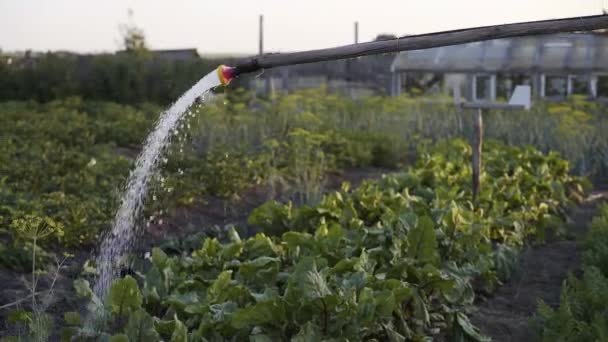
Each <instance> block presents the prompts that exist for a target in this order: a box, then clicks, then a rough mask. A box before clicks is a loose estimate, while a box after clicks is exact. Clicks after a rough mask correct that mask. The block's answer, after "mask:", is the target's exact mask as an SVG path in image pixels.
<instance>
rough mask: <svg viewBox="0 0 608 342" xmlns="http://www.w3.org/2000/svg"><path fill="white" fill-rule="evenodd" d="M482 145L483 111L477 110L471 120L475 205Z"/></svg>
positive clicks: (478, 187)
mask: <svg viewBox="0 0 608 342" xmlns="http://www.w3.org/2000/svg"><path fill="white" fill-rule="evenodd" d="M482 143H483V109H481V108H479V109H478V110H477V114H476V115H475V118H474V120H473V141H472V143H471V145H472V147H473V203H475V204H477V196H478V195H479V189H480V181H479V176H480V175H481V147H482V146H481V145H482Z"/></svg>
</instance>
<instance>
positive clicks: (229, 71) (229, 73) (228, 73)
mask: <svg viewBox="0 0 608 342" xmlns="http://www.w3.org/2000/svg"><path fill="white" fill-rule="evenodd" d="M217 75H218V77H219V79H220V83H221V84H222V85H223V86H225V85H228V84H229V83H230V81H232V80H233V79H234V78H235V77H236V69H235V68H233V67H229V66H226V65H223V64H222V65H220V66H219V67H217Z"/></svg>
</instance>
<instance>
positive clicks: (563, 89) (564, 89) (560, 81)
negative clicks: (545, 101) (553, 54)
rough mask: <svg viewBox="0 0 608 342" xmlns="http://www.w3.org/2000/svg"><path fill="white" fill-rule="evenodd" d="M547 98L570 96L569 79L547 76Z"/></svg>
mask: <svg viewBox="0 0 608 342" xmlns="http://www.w3.org/2000/svg"><path fill="white" fill-rule="evenodd" d="M545 80H546V81H545V96H546V97H565V96H566V95H567V94H568V79H567V78H566V77H564V76H547V77H546V78H545Z"/></svg>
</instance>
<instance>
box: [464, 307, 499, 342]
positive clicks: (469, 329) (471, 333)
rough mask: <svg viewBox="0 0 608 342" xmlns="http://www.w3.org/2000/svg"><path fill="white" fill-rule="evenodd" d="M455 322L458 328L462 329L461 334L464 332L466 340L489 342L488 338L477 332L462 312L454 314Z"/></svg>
mask: <svg viewBox="0 0 608 342" xmlns="http://www.w3.org/2000/svg"><path fill="white" fill-rule="evenodd" d="M456 322H457V323H458V327H459V328H460V329H462V332H464V333H465V334H466V336H467V337H468V338H470V339H471V340H473V341H477V342H489V341H491V339H490V338H488V337H486V336H483V335H482V334H481V333H480V332H479V329H477V328H476V327H475V326H473V324H472V323H471V321H469V318H468V317H467V315H466V314H464V313H462V312H458V313H457V314H456Z"/></svg>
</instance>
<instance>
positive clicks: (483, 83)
mask: <svg viewBox="0 0 608 342" xmlns="http://www.w3.org/2000/svg"><path fill="white" fill-rule="evenodd" d="M491 86H492V85H491V84H490V76H486V75H479V76H476V77H475V99H476V100H478V101H479V100H483V101H490V97H491V93H490V90H491Z"/></svg>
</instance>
